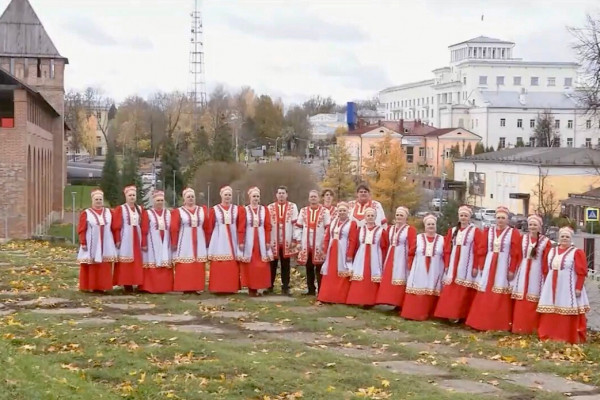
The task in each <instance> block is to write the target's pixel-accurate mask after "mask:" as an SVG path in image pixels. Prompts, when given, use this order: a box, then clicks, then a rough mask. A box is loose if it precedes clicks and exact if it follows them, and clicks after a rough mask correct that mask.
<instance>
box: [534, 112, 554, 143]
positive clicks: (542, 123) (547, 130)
mask: <svg viewBox="0 0 600 400" xmlns="http://www.w3.org/2000/svg"><path fill="white" fill-rule="evenodd" d="M532 142H533V145H534V146H535V147H559V146H560V135H559V133H558V129H557V128H556V125H555V122H554V117H553V116H552V113H551V112H550V110H544V112H543V113H541V114H538V117H537V121H535V128H534V129H533V140H532Z"/></svg>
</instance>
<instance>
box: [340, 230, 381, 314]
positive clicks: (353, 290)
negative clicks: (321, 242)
mask: <svg viewBox="0 0 600 400" xmlns="http://www.w3.org/2000/svg"><path fill="white" fill-rule="evenodd" d="M358 246H359V247H358V251H357V252H356V256H355V257H354V262H353V263H352V276H351V277H350V289H349V290H348V298H347V299H346V304H356V305H363V306H372V305H375V300H376V299H377V290H379V283H380V282H381V276H382V269H383V257H384V255H385V253H386V251H387V235H386V234H385V229H384V228H383V227H382V226H378V225H375V226H374V227H372V228H369V227H367V226H366V225H364V226H363V227H362V228H360V229H359V230H358Z"/></svg>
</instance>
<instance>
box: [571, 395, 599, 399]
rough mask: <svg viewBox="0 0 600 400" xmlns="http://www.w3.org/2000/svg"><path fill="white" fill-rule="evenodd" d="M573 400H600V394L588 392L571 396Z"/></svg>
mask: <svg viewBox="0 0 600 400" xmlns="http://www.w3.org/2000/svg"><path fill="white" fill-rule="evenodd" d="M569 398H570V399H573V400H600V394H586V395H583V396H571V397H569Z"/></svg>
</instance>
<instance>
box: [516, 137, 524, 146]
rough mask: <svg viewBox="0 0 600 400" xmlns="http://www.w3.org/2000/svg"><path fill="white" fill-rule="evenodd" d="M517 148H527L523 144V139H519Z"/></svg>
mask: <svg viewBox="0 0 600 400" xmlns="http://www.w3.org/2000/svg"><path fill="white" fill-rule="evenodd" d="M515 147H525V143H523V138H520V137H519V138H517V143H516V144H515Z"/></svg>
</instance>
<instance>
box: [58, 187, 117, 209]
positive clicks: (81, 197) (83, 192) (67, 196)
mask: <svg viewBox="0 0 600 400" xmlns="http://www.w3.org/2000/svg"><path fill="white" fill-rule="evenodd" d="M95 188H96V186H86V185H67V186H65V189H64V209H65V211H72V210H73V195H72V193H73V192H75V193H76V194H75V210H76V211H77V210H84V209H86V208H88V207H90V206H91V205H92V199H91V197H90V195H91V192H92V189H95ZM104 205H105V206H108V203H107V202H104Z"/></svg>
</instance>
